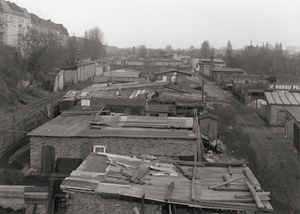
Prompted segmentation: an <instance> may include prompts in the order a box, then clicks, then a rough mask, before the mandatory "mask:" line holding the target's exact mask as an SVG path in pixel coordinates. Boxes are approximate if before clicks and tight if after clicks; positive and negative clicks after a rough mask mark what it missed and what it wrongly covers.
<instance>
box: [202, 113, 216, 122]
mask: <svg viewBox="0 0 300 214" xmlns="http://www.w3.org/2000/svg"><path fill="white" fill-rule="evenodd" d="M198 118H199V119H204V118H212V119H214V120H219V117H218V115H216V114H213V113H210V112H207V113H204V114H200V115H199V117H198Z"/></svg>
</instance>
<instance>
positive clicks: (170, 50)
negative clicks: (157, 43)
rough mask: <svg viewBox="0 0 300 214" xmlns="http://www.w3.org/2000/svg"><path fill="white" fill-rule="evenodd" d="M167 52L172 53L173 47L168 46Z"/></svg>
mask: <svg viewBox="0 0 300 214" xmlns="http://www.w3.org/2000/svg"><path fill="white" fill-rule="evenodd" d="M165 51H167V52H168V53H169V52H172V51H173V47H172V45H167V46H166V47H165Z"/></svg>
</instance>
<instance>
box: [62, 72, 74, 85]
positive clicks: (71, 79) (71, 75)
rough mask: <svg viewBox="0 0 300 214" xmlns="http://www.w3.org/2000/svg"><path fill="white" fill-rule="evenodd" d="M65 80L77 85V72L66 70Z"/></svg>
mask: <svg viewBox="0 0 300 214" xmlns="http://www.w3.org/2000/svg"><path fill="white" fill-rule="evenodd" d="M64 79H65V82H66V83H72V84H75V83H77V71H76V70H64Z"/></svg>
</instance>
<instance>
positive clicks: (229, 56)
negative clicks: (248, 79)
mask: <svg viewBox="0 0 300 214" xmlns="http://www.w3.org/2000/svg"><path fill="white" fill-rule="evenodd" d="M225 57H226V63H227V66H228V67H233V56H232V44H231V42H230V40H228V42H227V47H226V55H225Z"/></svg>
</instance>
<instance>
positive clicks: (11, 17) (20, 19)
mask: <svg viewBox="0 0 300 214" xmlns="http://www.w3.org/2000/svg"><path fill="white" fill-rule="evenodd" d="M9 18H10V21H12V20H15V19H18V20H19V22H21V23H24V21H27V23H30V20H24V19H22V18H19V17H15V16H10V17H9ZM9 18H8V15H5V19H6V20H8V19H9Z"/></svg>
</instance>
